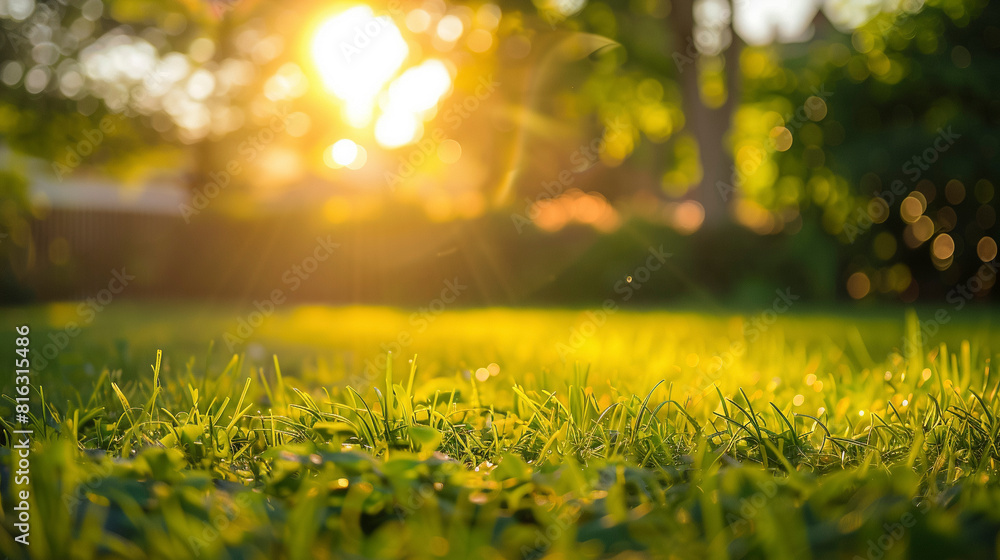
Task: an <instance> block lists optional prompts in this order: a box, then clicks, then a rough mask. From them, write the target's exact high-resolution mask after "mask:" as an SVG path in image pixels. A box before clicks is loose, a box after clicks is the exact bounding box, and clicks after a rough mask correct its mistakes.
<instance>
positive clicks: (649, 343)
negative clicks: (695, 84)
mask: <svg viewBox="0 0 1000 560" xmlns="http://www.w3.org/2000/svg"><path fill="white" fill-rule="evenodd" d="M933 312H934V310H933V309H932V310H929V312H927V311H925V312H923V313H922V315H926V316H927V317H930V316H932V315H933ZM243 313H244V314H243V315H241V314H240V312H238V311H234V310H227V309H221V308H195V307H184V306H150V305H143V306H129V305H113V306H111V307H109V308H108V309H106V310H105V311H103V312H101V313H100V314H98V315H97V316H96V318H95V320H94V321H93V322H92V323H90V322H88V324H86V327H85V328H84V329H83V330H82V331H81V332H80V333H79V334H77V335H75V336H70V337H68V342H66V343H65V344H62V345H61V346H65V348H64V349H63V350H61V351H60V352H59V353H58V355H57V356H55V357H54V358H52V359H47V360H45V361H46V362H47V363H46V365H45V367H44V368H42V369H41V371H39V372H38V373H37V377H36V386H37V388H38V389H40V390H39V391H37V392H36V393H35V394H33V398H34V401H33V407H34V408H33V413H34V414H33V420H32V423H33V429H34V430H35V433H36V437H35V443H34V448H33V453H32V457H31V460H32V463H31V476H32V488H31V508H32V516H33V517H32V519H33V522H32V532H31V546H30V547H29V548H27V549H25V548H23V547H20V545H17V544H16V543H14V542H13V540H12V535H13V534H14V529H13V523H14V520H13V518H12V517H11V512H12V511H13V506H14V501H13V499H12V495H11V492H12V491H13V490H14V488H13V484H12V480H11V469H10V468H9V467H10V465H11V464H12V461H13V456H12V453H11V449H10V446H11V441H10V439H9V430H10V428H11V426H10V424H9V421H10V419H11V418H12V417H13V411H12V407H11V406H10V403H9V402H8V401H7V400H3V401H2V402H0V415H2V418H3V422H4V431H5V436H4V437H5V442H4V443H5V447H4V448H2V449H0V453H2V459H3V464H4V465H6V467H5V468H4V470H3V471H2V476H0V490H2V494H3V507H4V515H5V517H4V518H3V522H2V526H3V528H4V530H3V531H0V552H3V553H5V554H6V555H8V556H10V557H12V558H20V557H31V558H95V557H100V558H292V559H299V558H303V559H304V558H344V557H354V558H363V557H364V558H404V557H405V558H463V559H464V558H513V559H525V560H527V559H534V558H542V557H552V558H603V557H616V558H631V557H664V558H671V557H673V558H789V559H791V558H794V559H799V558H855V557H861V558H872V559H878V558H953V557H954V558H957V557H962V558H986V557H995V556H997V555H998V552H1000V540H998V534H1000V485H998V484H997V474H998V464H997V461H998V459H1000V451H998V448H997V445H998V442H1000V437H998V436H1000V399H998V398H997V392H998V384H1000V378H998V376H997V374H996V372H995V371H994V368H995V358H996V356H997V351H998V349H1000V336H998V334H996V331H995V330H992V329H991V327H992V318H991V315H990V314H989V313H974V312H973V311H971V310H963V311H962V312H955V313H953V315H954V317H950V316H949V319H950V320H949V322H948V323H947V324H945V325H943V326H942V327H941V328H940V329H939V331H938V332H935V333H934V334H933V335H931V336H927V337H925V340H923V341H920V337H919V336H915V334H916V333H919V332H920V328H921V325H920V322H919V321H918V319H917V318H916V317H915V316H910V317H909V318H908V319H906V320H904V318H903V315H902V312H900V313H899V314H895V315H865V316H862V317H860V318H857V319H850V318H848V317H846V316H843V315H841V316H837V315H830V314H826V315H821V316H817V315H779V316H778V317H777V319H776V320H775V321H774V322H773V323H770V324H760V323H758V324H757V326H756V327H754V322H753V321H754V319H761V318H765V319H769V317H767V316H762V315H757V314H753V313H751V314H748V315H747V316H745V317H730V316H722V315H707V314H700V313H696V312H672V313H668V312H648V313H632V312H625V311H619V312H617V313H613V314H611V315H610V316H607V317H604V318H600V317H598V318H597V320H594V318H593V317H594V316H593V315H588V314H587V312H586V311H566V310H562V311H556V310H545V311H542V310H502V309H487V310H448V311H445V312H444V313H442V314H440V315H427V316H423V317H421V316H419V315H418V316H416V317H414V316H413V315H411V313H412V312H403V311H397V310H392V309H381V308H345V309H328V308H322V307H303V308H296V309H290V310H289V311H287V312H281V313H278V314H277V315H275V316H273V317H270V318H269V319H268V320H267V321H266V322H265V323H264V324H263V325H262V326H260V328H257V329H256V330H255V331H254V332H253V333H252V336H251V337H250V338H249V339H248V341H247V343H246V344H241V345H239V346H238V347H237V348H236V350H237V352H236V353H235V354H234V353H230V352H229V350H228V348H226V343H225V342H224V340H225V336H224V335H225V333H226V332H227V331H228V332H230V333H232V332H233V331H234V329H235V327H236V325H237V324H238V320H239V318H240V317H241V316H242V317H246V314H245V313H246V311H243ZM151 318H152V319H151ZM79 320H80V317H79V316H77V314H76V312H75V306H70V305H62V306H58V305H57V306H51V307H45V308H32V309H11V310H6V311H5V312H4V313H3V315H2V319H0V328H2V329H3V332H9V333H11V334H10V336H9V337H7V338H6V340H8V342H5V343H3V344H4V345H5V346H7V347H4V348H0V357H2V359H3V360H5V362H10V361H12V360H13V338H14V335H13V327H14V325H16V324H20V323H27V324H29V325H31V327H32V335H31V337H32V348H33V352H42V351H44V348H45V346H46V344H48V343H49V342H50V341H56V342H53V344H54V345H56V346H60V344H58V341H59V340H60V334H59V333H60V332H62V333H64V334H65V331H63V330H62V327H63V326H64V325H65V324H66V322H67V321H79ZM591 327H593V328H591ZM745 327H747V328H745ZM574 333H576V335H577V336H574ZM907 337H909V339H910V340H914V341H919V342H918V343H917V344H915V345H912V346H911V345H909V344H906V343H905V341H906V340H907ZM209 341H214V344H210V343H209ZM159 349H162V350H163V353H162V354H160V353H158V350H159ZM390 350H391V351H392V356H391V359H389V360H386V359H385V358H386V354H387V351H390ZM414 355H416V359H415V360H414V359H413V358H414ZM720 358H721V360H722V361H723V362H725V365H724V367H723V368H722V369H721V370H720V371H718V373H716V371H717V369H718V368H717V367H716V365H715V364H716V363H717V362H718V360H719V359H720ZM491 363H493V364H497V365H498V366H499V373H498V374H497V375H491V376H488V377H486V378H485V379H483V380H478V379H477V377H476V372H477V370H478V369H479V368H486V367H487V366H488V365H489V364H491ZM2 383H3V387H2V390H3V394H5V395H11V394H12V390H11V384H12V381H11V380H8V379H6V378H4V379H3V381H2ZM43 403H44V411H43Z"/></svg>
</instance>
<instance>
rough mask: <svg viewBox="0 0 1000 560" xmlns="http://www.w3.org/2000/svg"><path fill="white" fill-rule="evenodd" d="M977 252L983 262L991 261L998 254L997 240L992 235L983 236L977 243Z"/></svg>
mask: <svg viewBox="0 0 1000 560" xmlns="http://www.w3.org/2000/svg"><path fill="white" fill-rule="evenodd" d="M976 254H977V255H979V259H980V260H982V261H983V262H990V261H992V260H993V259H995V258H996V256H997V242H996V241H994V240H993V238H992V237H983V238H982V239H980V240H979V243H977V244H976Z"/></svg>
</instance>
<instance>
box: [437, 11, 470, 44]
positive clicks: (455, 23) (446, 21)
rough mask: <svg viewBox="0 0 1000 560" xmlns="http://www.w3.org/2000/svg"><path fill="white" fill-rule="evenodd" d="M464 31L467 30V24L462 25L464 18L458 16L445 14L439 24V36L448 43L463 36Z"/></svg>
mask: <svg viewBox="0 0 1000 560" xmlns="http://www.w3.org/2000/svg"><path fill="white" fill-rule="evenodd" d="M463 31H465V26H463V25H462V20H460V19H458V17H457V16H453V15H447V16H444V17H443V18H441V21H439V22H438V24H437V35H438V37H440V38H441V40H443V41H447V42H448V43H454V42H455V41H457V40H458V38H459V37H461V36H462V32H463Z"/></svg>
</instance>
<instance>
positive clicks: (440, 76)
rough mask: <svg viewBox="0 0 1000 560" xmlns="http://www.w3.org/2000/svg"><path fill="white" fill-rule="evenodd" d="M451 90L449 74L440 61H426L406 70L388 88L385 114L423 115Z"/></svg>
mask: <svg viewBox="0 0 1000 560" xmlns="http://www.w3.org/2000/svg"><path fill="white" fill-rule="evenodd" d="M450 89H451V74H450V73H449V72H448V68H447V67H446V66H445V65H444V63H443V62H441V61H440V60H434V59H431V60H428V61H426V62H424V63H423V64H421V65H420V66H415V67H413V68H410V69H408V70H407V71H406V72H403V74H402V75H401V76H400V77H398V78H396V79H395V80H394V81H393V82H392V84H391V85H390V86H389V101H388V104H387V106H386V108H385V111H386V113H391V112H395V111H400V112H408V113H423V112H425V111H429V110H431V109H433V108H434V107H436V106H437V103H438V101H439V100H440V99H441V98H442V97H444V95H445V94H447V93H448V90H450Z"/></svg>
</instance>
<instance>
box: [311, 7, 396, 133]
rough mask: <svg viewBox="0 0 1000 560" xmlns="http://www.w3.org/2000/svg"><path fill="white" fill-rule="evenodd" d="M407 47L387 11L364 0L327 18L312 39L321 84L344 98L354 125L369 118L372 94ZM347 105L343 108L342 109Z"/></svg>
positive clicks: (387, 78)
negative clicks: (377, 9)
mask: <svg viewBox="0 0 1000 560" xmlns="http://www.w3.org/2000/svg"><path fill="white" fill-rule="evenodd" d="M409 53H410V49H409V47H408V46H407V44H406V41H405V40H404V39H403V36H402V34H400V32H399V28H398V27H396V24H395V23H393V21H392V18H390V17H389V16H376V15H375V13H374V12H373V11H372V9H371V8H370V7H368V6H356V7H353V8H349V9H347V10H345V11H343V12H341V13H339V14H337V15H335V16H333V17H331V18H330V19H328V20H327V21H325V22H324V23H323V24H322V25H320V27H319V29H318V30H317V31H316V35H315V36H314V37H313V41H312V56H313V60H315V62H316V66H317V68H318V69H319V74H320V77H321V79H322V81H323V85H324V86H325V87H326V89H327V90H329V91H330V93H332V94H334V95H335V96H337V97H338V98H340V99H342V100H343V101H345V102H346V103H347V105H346V108H349V110H345V117H347V120H348V122H349V123H350V124H352V125H354V126H359V124H360V125H361V126H363V125H364V124H367V122H370V120H371V112H372V109H373V108H374V98H375V96H376V95H378V93H379V92H380V91H381V90H382V88H383V87H384V86H385V84H386V83H388V82H389V80H391V79H392V77H393V76H395V75H396V72H397V71H399V68H400V66H402V64H403V62H404V61H405V60H406V57H407V56H408V55H409ZM346 108H345V109H346Z"/></svg>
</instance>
